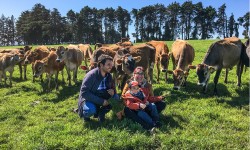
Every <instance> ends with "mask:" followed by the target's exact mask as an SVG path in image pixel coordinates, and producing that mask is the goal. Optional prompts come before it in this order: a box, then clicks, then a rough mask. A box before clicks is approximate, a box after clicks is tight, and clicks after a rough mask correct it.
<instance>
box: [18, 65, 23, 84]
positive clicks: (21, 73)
mask: <svg viewBox="0 0 250 150" xmlns="http://www.w3.org/2000/svg"><path fill="white" fill-rule="evenodd" d="M18 67H19V72H20V79H21V80H22V79H23V69H22V65H21V63H20V62H19V63H18Z"/></svg>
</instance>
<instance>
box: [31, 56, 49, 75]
mask: <svg viewBox="0 0 250 150" xmlns="http://www.w3.org/2000/svg"><path fill="white" fill-rule="evenodd" d="M45 65H46V64H45V63H44V62H43V61H41V60H36V61H35V63H34V66H33V70H34V75H33V76H34V77H35V78H37V77H39V76H40V75H41V74H42V73H43V72H44V66H45Z"/></svg>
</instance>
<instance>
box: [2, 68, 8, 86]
mask: <svg viewBox="0 0 250 150" xmlns="http://www.w3.org/2000/svg"><path fill="white" fill-rule="evenodd" d="M3 78H4V87H6V86H7V84H6V80H7V77H6V71H3Z"/></svg>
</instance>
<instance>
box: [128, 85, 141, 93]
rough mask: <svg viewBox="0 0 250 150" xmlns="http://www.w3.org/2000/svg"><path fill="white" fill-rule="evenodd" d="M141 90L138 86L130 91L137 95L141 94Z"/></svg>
mask: <svg viewBox="0 0 250 150" xmlns="http://www.w3.org/2000/svg"><path fill="white" fill-rule="evenodd" d="M139 89H140V88H139V86H138V85H136V86H132V87H131V89H130V90H131V93H133V94H136V93H138V92H139Z"/></svg>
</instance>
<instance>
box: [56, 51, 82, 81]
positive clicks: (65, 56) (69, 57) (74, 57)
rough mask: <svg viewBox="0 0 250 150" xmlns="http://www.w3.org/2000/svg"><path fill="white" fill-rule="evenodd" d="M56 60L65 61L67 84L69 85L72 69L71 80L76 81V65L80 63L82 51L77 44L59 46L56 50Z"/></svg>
mask: <svg viewBox="0 0 250 150" xmlns="http://www.w3.org/2000/svg"><path fill="white" fill-rule="evenodd" d="M56 54H57V59H56V61H57V62H62V61H64V62H65V65H66V70H67V73H68V80H69V86H71V74H70V71H73V81H74V82H75V84H76V83H77V71H78V67H79V66H80V65H81V64H82V60H83V53H82V51H81V50H80V49H79V48H78V47H77V46H68V47H66V48H64V47H63V46H59V47H58V48H57V50H56Z"/></svg>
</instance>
